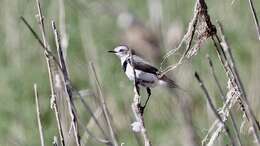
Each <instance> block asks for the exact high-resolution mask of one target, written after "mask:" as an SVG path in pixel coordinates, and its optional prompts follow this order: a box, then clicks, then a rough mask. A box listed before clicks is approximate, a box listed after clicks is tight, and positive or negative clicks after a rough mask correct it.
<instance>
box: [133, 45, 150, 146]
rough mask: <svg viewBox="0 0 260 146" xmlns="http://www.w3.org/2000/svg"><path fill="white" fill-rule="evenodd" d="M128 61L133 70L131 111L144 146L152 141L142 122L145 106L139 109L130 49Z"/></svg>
mask: <svg viewBox="0 0 260 146" xmlns="http://www.w3.org/2000/svg"><path fill="white" fill-rule="evenodd" d="M129 53H130V63H131V65H132V68H133V72H134V93H135V95H134V99H133V103H132V110H133V113H134V116H135V120H136V122H139V123H140V124H141V128H140V129H141V133H142V136H143V139H144V145H145V146H151V145H152V143H151V141H150V139H149V137H148V133H147V131H146V129H145V124H144V115H143V114H144V113H143V112H144V109H145V107H143V109H142V110H141V108H142V107H141V96H140V95H139V87H138V85H137V82H136V72H135V67H134V65H133V63H132V62H133V55H132V51H131V50H130V52H129Z"/></svg>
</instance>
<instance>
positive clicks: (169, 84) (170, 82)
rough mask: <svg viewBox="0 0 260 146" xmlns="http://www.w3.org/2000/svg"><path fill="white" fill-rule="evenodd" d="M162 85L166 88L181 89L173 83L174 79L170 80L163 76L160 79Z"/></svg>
mask: <svg viewBox="0 0 260 146" xmlns="http://www.w3.org/2000/svg"><path fill="white" fill-rule="evenodd" d="M159 80H160V84H161V85H163V86H166V87H168V88H179V86H178V85H177V84H176V83H175V81H173V80H172V79H170V78H168V77H167V76H165V75H164V76H162V77H160V78H159Z"/></svg>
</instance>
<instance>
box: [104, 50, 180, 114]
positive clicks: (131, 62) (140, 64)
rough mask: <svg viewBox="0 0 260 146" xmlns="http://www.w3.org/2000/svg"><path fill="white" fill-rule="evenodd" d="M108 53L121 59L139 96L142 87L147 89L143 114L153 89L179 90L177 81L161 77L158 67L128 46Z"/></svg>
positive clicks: (124, 69)
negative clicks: (160, 86)
mask: <svg viewBox="0 0 260 146" xmlns="http://www.w3.org/2000/svg"><path fill="white" fill-rule="evenodd" d="M108 52H109V53H113V54H115V55H116V56H117V57H118V58H119V59H120V61H121V66H122V69H123V71H124V73H125V74H126V76H127V77H128V79H129V80H131V81H135V83H136V84H135V86H136V89H137V93H138V94H139V95H140V92H139V90H140V86H141V87H144V88H145V89H146V91H147V94H148V98H147V99H146V101H145V104H144V105H143V106H140V109H141V112H143V110H144V108H145V107H146V105H147V103H148V100H149V98H150V96H151V88H154V87H156V86H158V85H162V86H166V87H169V88H178V85H177V84H176V83H175V81H173V80H171V79H170V78H168V77H167V76H166V75H161V73H160V71H159V70H158V69H157V68H156V67H154V66H153V65H151V64H150V63H149V62H148V61H146V60H144V59H143V58H141V57H140V56H138V55H136V54H135V52H134V51H133V50H132V49H130V48H128V46H126V45H120V46H117V47H115V48H114V50H112V51H108Z"/></svg>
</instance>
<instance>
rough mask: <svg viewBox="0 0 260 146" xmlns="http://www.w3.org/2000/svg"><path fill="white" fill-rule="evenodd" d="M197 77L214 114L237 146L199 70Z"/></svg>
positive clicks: (234, 145)
mask: <svg viewBox="0 0 260 146" xmlns="http://www.w3.org/2000/svg"><path fill="white" fill-rule="evenodd" d="M195 78H196V79H197V81H198V83H199V85H200V87H201V89H202V91H203V92H204V94H205V96H206V98H207V101H208V103H209V105H210V108H211V109H212V111H213V113H214V115H215V116H216V117H217V118H218V120H219V121H220V122H221V124H222V125H223V126H224V128H225V130H226V132H227V135H228V137H229V138H230V140H231V143H232V145H233V146H236V144H235V140H234V138H233V137H232V135H231V133H230V130H229V128H228V126H227V124H226V123H225V122H224V121H223V120H222V118H221V116H220V115H219V114H218V111H217V109H216V108H215V106H214V104H213V102H212V100H211V97H210V95H209V93H208V91H207V88H206V87H205V85H204V83H203V81H202V80H201V79H200V76H199V75H198V73H197V72H195Z"/></svg>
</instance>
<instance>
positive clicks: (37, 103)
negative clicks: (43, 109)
mask: <svg viewBox="0 0 260 146" xmlns="http://www.w3.org/2000/svg"><path fill="white" fill-rule="evenodd" d="M33 88H34V96H35V104H36V112H37V121H38V126H39V133H40V138H41V146H44V135H43V130H42V122H41V117H40V107H39V99H38V98H39V97H38V91H37V84H34V85H33Z"/></svg>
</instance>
